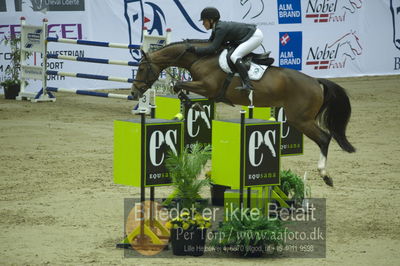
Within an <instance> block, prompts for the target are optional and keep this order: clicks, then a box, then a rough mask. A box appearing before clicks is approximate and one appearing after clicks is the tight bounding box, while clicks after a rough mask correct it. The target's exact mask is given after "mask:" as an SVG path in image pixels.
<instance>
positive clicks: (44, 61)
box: [42, 18, 49, 97]
mask: <svg viewBox="0 0 400 266" xmlns="http://www.w3.org/2000/svg"><path fill="white" fill-rule="evenodd" d="M47 23H48V21H47V18H44V19H43V34H44V50H43V51H42V55H43V62H42V72H43V74H42V75H43V77H42V86H43V94H42V95H43V97H46V96H47V73H46V69H47V37H48V35H49V34H48V27H47Z"/></svg>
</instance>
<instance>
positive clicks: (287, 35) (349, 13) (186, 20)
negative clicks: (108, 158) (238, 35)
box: [0, 0, 400, 90]
mask: <svg viewBox="0 0 400 266" xmlns="http://www.w3.org/2000/svg"><path fill="white" fill-rule="evenodd" d="M206 6H215V7H216V8H218V9H219V10H220V13H221V19H222V20H228V21H229V20H232V21H244V22H247V23H254V24H256V25H257V26H258V27H259V28H260V29H261V30H262V31H263V33H264V41H263V45H264V47H265V49H266V50H269V51H271V56H272V57H274V58H275V59H276V60H275V62H276V63H275V65H276V66H280V67H286V68H292V69H296V70H299V71H302V72H304V73H306V74H308V75H311V76H314V77H328V78H329V77H351V76H362V75H392V74H400V26H399V25H400V22H399V21H400V13H399V12H398V10H399V8H400V0H376V1H362V0H274V1H267V0H247V1H243V0H214V1H192V0H148V1H144V0H103V1H87V0H86V1H85V0H73V1H72V0H71V1H56V0H54V1H14V0H0V38H1V39H2V38H4V37H8V36H10V35H15V34H18V33H19V32H20V25H19V24H20V22H19V17H21V16H24V17H26V19H27V24H34V25H40V24H41V21H42V19H43V18H47V19H48V21H49V35H50V36H52V37H60V38H69V39H86V40H94V41H106V42H115V43H126V44H140V43H141V42H142V39H143V34H142V28H143V27H147V29H148V30H149V33H150V34H154V35H163V34H165V32H166V29H167V28H171V29H172V41H181V40H182V39H187V38H196V39H198V38H200V39H207V38H209V36H210V32H209V31H206V30H205V29H204V28H203V26H202V24H201V21H199V17H200V11H201V9H203V8H204V7H206ZM365 25H368V27H366V26H365ZM396 26H397V27H396ZM48 51H49V53H56V54H60V55H69V56H86V57H98V58H110V59H114V60H129V61H135V60H136V61H137V60H139V59H140V53H139V51H136V50H128V49H126V50H125V49H111V48H101V47H89V46H77V45H68V44H60V43H51V44H49V47H48ZM259 51H262V49H261V48H260V49H259ZM0 58H1V60H0V80H1V81H2V80H4V79H5V78H6V74H5V70H6V69H7V68H9V67H10V60H11V58H10V50H9V48H8V47H6V46H5V45H4V44H1V45H0ZM30 60H31V64H32V65H40V64H41V60H42V59H41V58H40V57H39V56H37V55H33V56H31V58H30ZM47 67H48V69H49V70H56V71H65V72H82V73H87V72H89V71H90V74H98V75H109V76H121V77H129V78H131V77H134V75H135V72H136V69H135V68H131V67H124V66H115V65H112V66H110V65H98V64H90V67H88V63H81V62H70V61H62V60H49V62H48V66H47ZM162 77H165V73H163V74H162ZM48 85H49V86H54V87H65V88H77V89H95V88H121V87H125V88H127V87H130V85H129V84H124V83H119V82H105V81H98V80H86V79H74V78H66V77H49V78H48ZM39 87H40V84H37V82H30V87H29V89H32V90H37V89H38V88H39Z"/></svg>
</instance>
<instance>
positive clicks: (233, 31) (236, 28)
mask: <svg viewBox="0 0 400 266" xmlns="http://www.w3.org/2000/svg"><path fill="white" fill-rule="evenodd" d="M219 18H220V14H219V11H218V10H217V9H216V8H214V7H206V8H204V9H203V10H202V11H201V15H200V20H202V21H203V26H204V28H205V29H206V30H209V29H212V33H211V37H210V39H209V42H211V43H210V44H209V45H208V46H206V47H194V46H190V47H189V48H188V49H187V50H188V51H189V52H193V53H196V54H199V55H209V54H213V53H216V52H217V51H218V50H219V48H220V47H221V46H222V45H226V44H228V43H229V44H233V45H235V46H237V47H236V49H235V51H234V52H233V53H232V55H231V56H230V59H231V60H232V62H233V63H234V64H235V67H236V70H237V72H238V73H239V75H240V77H241V79H242V81H243V85H242V87H237V88H236V89H239V90H253V86H252V85H251V83H250V79H249V76H248V74H247V69H246V66H245V65H244V63H243V61H242V58H243V57H244V56H246V55H248V54H249V53H251V52H252V51H253V50H254V49H256V48H257V47H259V46H260V45H261V43H262V41H263V33H262V32H261V30H260V29H258V28H257V27H256V25H253V24H245V23H238V22H226V21H220V20H219Z"/></svg>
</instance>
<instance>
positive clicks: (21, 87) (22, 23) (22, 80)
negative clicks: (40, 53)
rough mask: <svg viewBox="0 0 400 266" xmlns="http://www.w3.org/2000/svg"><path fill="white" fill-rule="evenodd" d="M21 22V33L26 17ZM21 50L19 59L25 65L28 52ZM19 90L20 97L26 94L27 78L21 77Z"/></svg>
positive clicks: (21, 48)
mask: <svg viewBox="0 0 400 266" xmlns="http://www.w3.org/2000/svg"><path fill="white" fill-rule="evenodd" d="M20 21H21V31H22V29H23V27H24V25H25V17H21V18H20ZM21 34H22V32H21ZM21 37H22V36H21ZM20 45H21V46H22V42H21V44H20ZM20 50H21V54H20V57H19V59H20V61H19V62H20V64H21V65H22V64H25V61H26V52H25V51H24V49H23V47H20ZM19 90H20V93H19V95H23V94H24V92H25V78H22V75H21V85H20V89H19Z"/></svg>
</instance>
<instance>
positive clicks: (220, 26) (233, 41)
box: [195, 21, 257, 55]
mask: <svg viewBox="0 0 400 266" xmlns="http://www.w3.org/2000/svg"><path fill="white" fill-rule="evenodd" d="M256 29H257V27H256V25H254V24H246V23H239V22H231V21H229V22H228V21H218V22H216V24H215V25H214V27H213V30H212V33H211V37H210V39H209V42H211V43H210V44H209V45H208V46H206V47H196V48H195V53H196V54H200V55H209V54H213V53H215V52H217V51H218V49H219V48H220V47H221V46H222V45H227V44H230V45H234V46H238V45H239V44H241V43H244V42H245V41H247V40H248V39H250V37H251V36H253V34H254V32H255V31H256Z"/></svg>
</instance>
